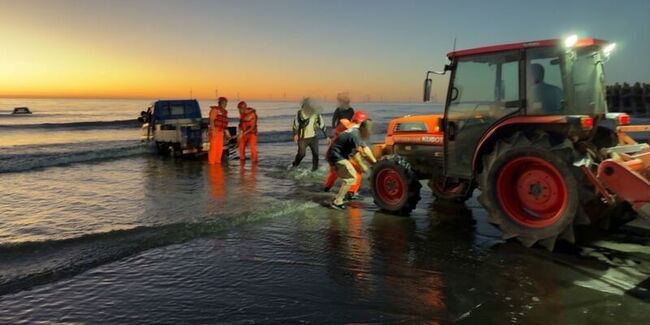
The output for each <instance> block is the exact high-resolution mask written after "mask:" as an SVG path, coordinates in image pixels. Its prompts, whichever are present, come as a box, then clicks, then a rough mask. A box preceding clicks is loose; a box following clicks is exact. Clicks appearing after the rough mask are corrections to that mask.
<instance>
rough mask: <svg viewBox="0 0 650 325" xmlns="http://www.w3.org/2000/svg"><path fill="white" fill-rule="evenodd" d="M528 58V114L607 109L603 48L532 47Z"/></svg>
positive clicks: (585, 112)
mask: <svg viewBox="0 0 650 325" xmlns="http://www.w3.org/2000/svg"><path fill="white" fill-rule="evenodd" d="M526 56H527V62H526V76H527V77H526V85H527V89H526V98H527V102H528V114H533V115H553V114H560V115H579V114H585V115H592V114H595V113H604V112H605V111H606V104H605V98H604V95H603V93H604V91H603V73H602V62H601V56H600V52H599V51H598V50H597V49H594V48H582V49H577V50H575V49H574V50H558V49H555V48H537V49H530V50H528V52H527V55H526Z"/></svg>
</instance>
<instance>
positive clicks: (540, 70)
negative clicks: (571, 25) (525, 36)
mask: <svg viewBox="0 0 650 325" xmlns="http://www.w3.org/2000/svg"><path fill="white" fill-rule="evenodd" d="M526 76H527V79H526V85H527V89H526V97H527V98H528V114H535V115H551V114H561V112H562V111H564V104H565V101H564V90H563V81H562V71H561V66H560V57H559V56H558V52H557V50H555V49H546V48H544V49H533V50H529V52H528V61H527V62H526Z"/></svg>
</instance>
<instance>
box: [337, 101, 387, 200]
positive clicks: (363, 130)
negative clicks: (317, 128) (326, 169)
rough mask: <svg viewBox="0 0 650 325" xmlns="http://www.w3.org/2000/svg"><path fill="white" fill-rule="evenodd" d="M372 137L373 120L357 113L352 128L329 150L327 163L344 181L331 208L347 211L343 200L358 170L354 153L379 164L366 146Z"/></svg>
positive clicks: (344, 132)
mask: <svg viewBox="0 0 650 325" xmlns="http://www.w3.org/2000/svg"><path fill="white" fill-rule="evenodd" d="M370 135H371V120H370V119H369V118H368V115H366V113H364V112H362V111H357V112H355V113H354V116H352V124H351V125H350V127H349V128H348V129H347V130H345V131H343V132H341V134H339V136H338V137H336V139H334V141H333V142H332V145H331V146H330V148H329V149H328V150H327V155H326V158H327V162H328V163H329V164H330V166H332V167H333V168H335V170H336V174H337V176H338V178H340V179H341V180H342V181H343V184H342V185H341V188H340V189H339V191H338V193H337V194H336V197H335V198H334V201H332V203H331V204H330V207H332V208H334V209H338V210H342V209H345V204H344V202H343V199H345V195H346V194H347V193H348V191H349V190H350V188H351V187H352V185H354V182H355V179H356V174H357V172H356V170H355V169H354V167H353V166H352V163H351V162H350V158H351V157H352V155H353V153H355V152H357V153H359V154H360V155H361V156H363V158H365V159H366V160H367V161H368V162H370V163H371V164H374V163H376V162H377V159H376V158H375V156H374V155H373V154H372V150H370V148H369V147H368V146H367V145H366V144H365V142H364V141H365V140H368V139H369V138H370Z"/></svg>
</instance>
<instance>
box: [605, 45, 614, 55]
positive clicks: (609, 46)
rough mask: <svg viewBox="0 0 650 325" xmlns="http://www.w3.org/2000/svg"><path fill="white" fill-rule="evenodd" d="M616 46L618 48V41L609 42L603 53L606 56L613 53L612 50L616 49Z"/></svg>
mask: <svg viewBox="0 0 650 325" xmlns="http://www.w3.org/2000/svg"><path fill="white" fill-rule="evenodd" d="M615 48H616V43H611V44H607V46H605V47H604V48H603V54H604V55H605V56H609V55H610V54H612V51H614V49H615Z"/></svg>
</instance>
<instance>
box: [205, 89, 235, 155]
mask: <svg viewBox="0 0 650 325" xmlns="http://www.w3.org/2000/svg"><path fill="white" fill-rule="evenodd" d="M217 102H218V106H210V115H209V118H208V138H209V139H210V150H209V151H208V164H211V165H214V164H218V163H221V158H222V156H223V143H224V139H225V140H226V141H229V140H230V132H228V111H227V110H226V106H228V99H227V98H226V97H219V99H218V100H217Z"/></svg>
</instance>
